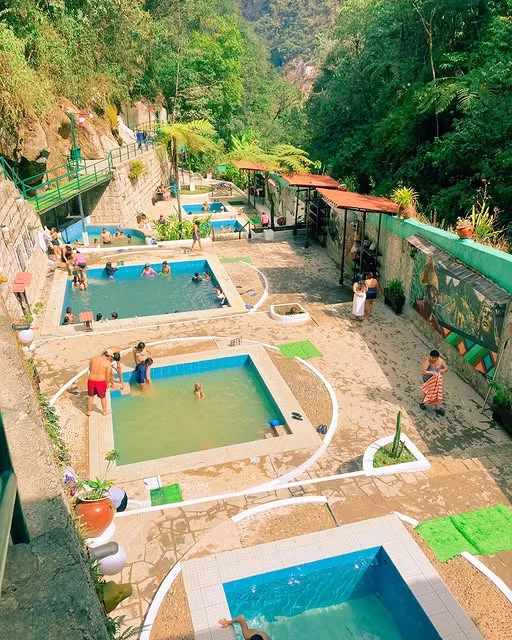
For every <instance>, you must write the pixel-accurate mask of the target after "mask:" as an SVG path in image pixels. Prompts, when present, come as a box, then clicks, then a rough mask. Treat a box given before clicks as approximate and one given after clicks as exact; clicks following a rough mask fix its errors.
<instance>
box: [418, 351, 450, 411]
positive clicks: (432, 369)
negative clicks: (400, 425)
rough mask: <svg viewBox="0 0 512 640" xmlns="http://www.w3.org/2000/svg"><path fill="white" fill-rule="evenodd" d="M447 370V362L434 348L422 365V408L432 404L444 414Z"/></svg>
mask: <svg viewBox="0 0 512 640" xmlns="http://www.w3.org/2000/svg"><path fill="white" fill-rule="evenodd" d="M447 371H448V366H447V364H446V362H445V361H444V360H443V359H442V358H441V355H440V354H439V351H437V350H436V349H433V350H432V351H431V352H430V355H429V357H428V358H427V359H426V360H425V362H424V363H423V365H422V367H421V373H422V376H423V383H424V384H422V385H421V387H420V389H421V390H422V391H423V400H422V401H421V402H420V408H421V409H426V408H427V405H432V406H433V407H434V409H435V411H436V413H438V414H439V415H440V416H444V414H445V410H444V409H443V399H444V391H443V374H444V373H446V372H447Z"/></svg>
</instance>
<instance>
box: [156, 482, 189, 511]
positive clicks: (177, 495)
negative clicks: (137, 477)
mask: <svg viewBox="0 0 512 640" xmlns="http://www.w3.org/2000/svg"><path fill="white" fill-rule="evenodd" d="M149 493H150V495H151V506H152V507H158V506H160V505H163V504H171V503H172V502H183V496H182V495H181V488H180V485H179V484H169V485H167V486H166V487H160V488H158V489H151V490H150V492H149Z"/></svg>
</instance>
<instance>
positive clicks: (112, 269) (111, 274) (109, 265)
mask: <svg viewBox="0 0 512 640" xmlns="http://www.w3.org/2000/svg"><path fill="white" fill-rule="evenodd" d="M116 271H117V267H113V266H112V263H111V262H107V264H106V265H105V273H106V274H107V276H108V277H109V278H113V277H114V273H115V272H116Z"/></svg>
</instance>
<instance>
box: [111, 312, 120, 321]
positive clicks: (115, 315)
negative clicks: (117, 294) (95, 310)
mask: <svg viewBox="0 0 512 640" xmlns="http://www.w3.org/2000/svg"><path fill="white" fill-rule="evenodd" d="M110 318H111V319H112V320H118V319H119V314H118V313H117V311H112V313H111V314H110Z"/></svg>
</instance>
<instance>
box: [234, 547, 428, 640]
mask: <svg viewBox="0 0 512 640" xmlns="http://www.w3.org/2000/svg"><path fill="white" fill-rule="evenodd" d="M223 586H224V592H225V594H226V598H227V601H228V605H229V609H230V611H231V616H232V617H235V616H238V615H241V614H243V615H245V617H246V618H247V621H248V623H249V626H250V627H254V628H256V629H261V630H262V631H265V632H267V633H268V634H269V636H270V637H271V638H272V640H290V639H291V638H293V640H312V639H317V638H318V639H320V638H326V639H327V638H328V639H329V640H368V639H371V640H440V636H439V634H438V633H437V631H436V629H435V628H434V626H433V625H432V623H431V622H430V620H429V618H428V617H427V615H426V614H425V612H424V611H423V609H422V608H421V606H420V605H419V603H418V601H417V600H416V598H415V597H414V595H413V593H412V592H411V591H410V589H409V587H408V586H407V585H406V583H405V581H404V580H403V578H402V576H401V575H400V573H399V572H398V570H397V569H396V567H395V565H394V564H393V562H392V561H391V559H390V558H389V556H388V554H387V553H386V552H385V550H384V549H383V548H382V547H375V548H372V549H366V550H364V551H357V552H354V553H349V554H345V555H342V556H335V557H333V558H327V559H325V560H319V561H318V562H310V563H307V564H303V565H301V566H296V567H291V568H288V569H281V570H279V571H272V572H270V573H264V574H261V575H256V576H252V577H250V578H244V579H242V580H235V581H233V582H227V583H225V584H224V585H223Z"/></svg>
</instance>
